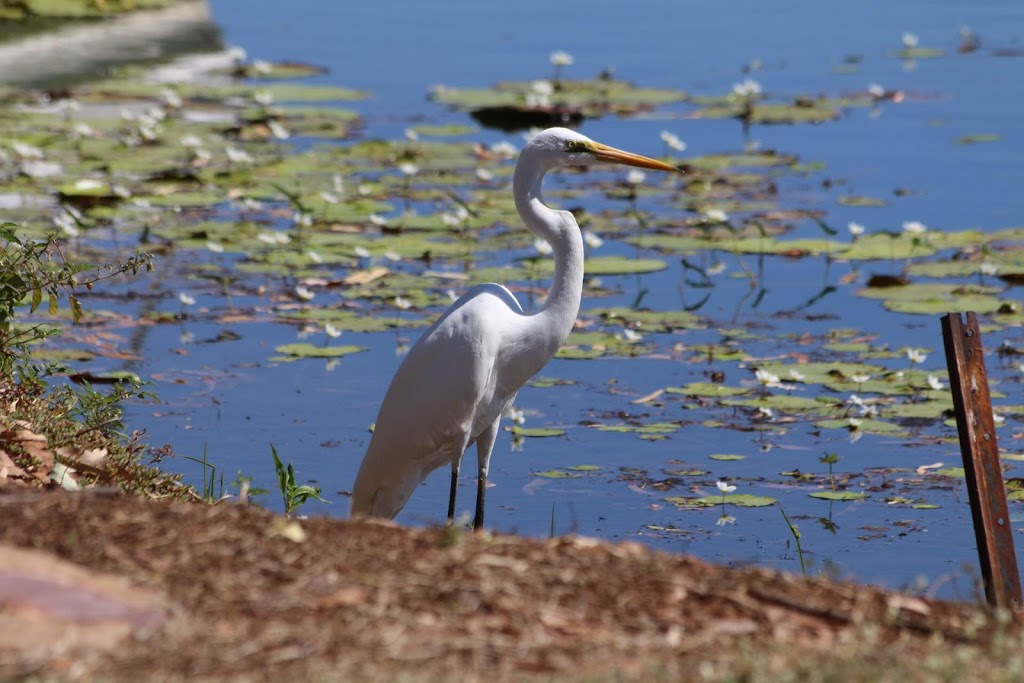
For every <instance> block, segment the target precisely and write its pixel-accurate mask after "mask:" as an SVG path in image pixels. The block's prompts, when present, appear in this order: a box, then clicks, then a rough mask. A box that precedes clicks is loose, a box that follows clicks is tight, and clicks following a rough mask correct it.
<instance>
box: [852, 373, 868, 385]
mask: <svg viewBox="0 0 1024 683" xmlns="http://www.w3.org/2000/svg"><path fill="white" fill-rule="evenodd" d="M869 379H871V375H850V381H851V382H854V383H855V384H864V382H867V381H868V380H869Z"/></svg>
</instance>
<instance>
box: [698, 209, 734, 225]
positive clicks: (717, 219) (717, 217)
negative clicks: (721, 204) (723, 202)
mask: <svg viewBox="0 0 1024 683" xmlns="http://www.w3.org/2000/svg"><path fill="white" fill-rule="evenodd" d="M704 220H706V221H710V222H712V223H725V222H726V221H727V220H729V214H727V213H726V212H725V211H722V210H721V209H708V210H707V211H705V212H704Z"/></svg>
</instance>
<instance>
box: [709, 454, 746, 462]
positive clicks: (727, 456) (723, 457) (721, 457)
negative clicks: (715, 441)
mask: <svg viewBox="0 0 1024 683" xmlns="http://www.w3.org/2000/svg"><path fill="white" fill-rule="evenodd" d="M708 457H709V458H711V459H712V460H723V461H730V460H746V459H747V456H745V455H735V454H732V453H715V454H714V455H709V456H708Z"/></svg>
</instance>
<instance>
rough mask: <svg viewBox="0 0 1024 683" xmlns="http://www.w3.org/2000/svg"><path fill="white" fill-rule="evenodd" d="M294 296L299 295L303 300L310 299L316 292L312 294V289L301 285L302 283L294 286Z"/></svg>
mask: <svg viewBox="0 0 1024 683" xmlns="http://www.w3.org/2000/svg"><path fill="white" fill-rule="evenodd" d="M295 296H297V297H299V298H300V299H302V300H303V301H310V300H311V299H312V298H313V297H315V296H316V294H314V293H313V291H312V290H310V289H309V288H307V287H303V286H302V285H298V286H297V287H296V288H295Z"/></svg>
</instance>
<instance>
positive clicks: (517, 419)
mask: <svg viewBox="0 0 1024 683" xmlns="http://www.w3.org/2000/svg"><path fill="white" fill-rule="evenodd" d="M504 417H507V418H508V419H510V420H512V421H513V422H514V423H516V424H517V425H521V424H523V423H524V422H526V415H524V414H523V411H522V409H521V408H516V407H515V406H509V407H508V408H506V409H505V415H504Z"/></svg>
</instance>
